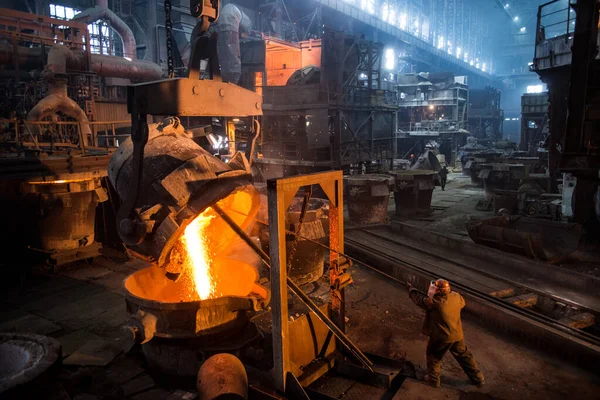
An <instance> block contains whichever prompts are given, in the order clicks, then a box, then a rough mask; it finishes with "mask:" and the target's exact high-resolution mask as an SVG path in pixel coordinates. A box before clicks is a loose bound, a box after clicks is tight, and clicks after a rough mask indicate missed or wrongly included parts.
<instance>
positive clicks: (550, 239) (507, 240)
mask: <svg viewBox="0 0 600 400" xmlns="http://www.w3.org/2000/svg"><path fill="white" fill-rule="evenodd" d="M581 229H582V228H581V225H578V224H570V223H561V222H552V221H545V220H540V219H535V218H526V217H521V216H512V217H496V218H491V219H487V220H477V221H471V222H469V223H468V224H467V231H468V233H469V237H470V238H471V239H472V240H473V241H474V242H475V243H477V244H481V245H484V246H490V247H494V248H497V249H500V250H504V251H508V252H511V253H516V254H522V255H524V256H527V257H530V258H533V259H540V260H547V261H554V260H557V259H561V258H563V257H566V256H568V255H569V254H572V253H574V252H575V251H576V250H577V248H578V247H579V240H580V238H581V232H582V231H581Z"/></svg>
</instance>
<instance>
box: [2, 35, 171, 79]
mask: <svg viewBox="0 0 600 400" xmlns="http://www.w3.org/2000/svg"><path fill="white" fill-rule="evenodd" d="M13 57H18V60H17V61H18V63H19V66H21V67H28V66H29V67H33V68H35V67H36V66H41V65H43V59H44V58H45V57H46V55H45V54H44V52H43V49H42V48H41V47H38V48H25V47H20V48H19V51H18V53H17V54H16V55H15V54H13V52H12V47H11V46H7V45H4V46H0V64H6V65H8V64H13V62H14V59H13ZM47 60H48V61H47V70H48V71H50V72H53V73H55V74H66V73H67V72H68V71H69V70H75V71H84V70H85V69H86V68H87V67H86V62H85V52H84V51H82V50H70V49H69V48H67V47H65V46H63V45H60V44H56V45H54V46H52V48H51V49H50V51H49V52H48V58H47ZM91 62H92V65H91V70H92V71H93V72H94V73H96V74H98V76H103V77H112V78H125V79H131V80H132V81H136V82H143V81H152V80H158V79H161V78H162V76H163V71H162V69H161V68H160V66H159V65H157V64H155V63H153V62H150V61H146V60H131V61H130V60H128V59H126V58H122V57H116V56H105V55H101V54H92V60H91Z"/></svg>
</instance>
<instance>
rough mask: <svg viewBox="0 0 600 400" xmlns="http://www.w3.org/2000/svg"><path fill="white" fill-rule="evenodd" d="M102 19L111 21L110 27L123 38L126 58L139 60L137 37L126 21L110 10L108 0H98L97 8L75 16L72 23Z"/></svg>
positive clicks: (89, 22)
mask: <svg viewBox="0 0 600 400" xmlns="http://www.w3.org/2000/svg"><path fill="white" fill-rule="evenodd" d="M100 19H102V20H107V21H109V22H110V27H111V28H113V29H114V30H115V32H117V33H118V34H119V36H121V40H122V41H123V53H124V56H125V57H129V58H131V59H135V58H137V53H136V47H137V44H136V41H135V36H134V35H133V31H132V30H131V28H130V27H129V25H127V24H126V23H125V21H123V20H122V19H121V18H119V16H118V15H117V14H115V13H114V12H112V11H111V10H110V9H109V8H108V1H107V0H96V6H95V7H92V8H88V9H87V10H85V11H82V12H80V13H79V14H77V15H75V17H74V18H73V19H72V21H75V22H84V23H86V24H91V23H93V22H96V21H98V20H100Z"/></svg>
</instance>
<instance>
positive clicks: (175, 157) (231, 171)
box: [108, 120, 259, 267]
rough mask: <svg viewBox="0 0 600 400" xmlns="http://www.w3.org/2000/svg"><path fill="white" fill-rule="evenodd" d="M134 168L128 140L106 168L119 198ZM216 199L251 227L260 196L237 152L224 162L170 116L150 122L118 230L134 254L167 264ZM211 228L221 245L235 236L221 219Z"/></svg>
mask: <svg viewBox="0 0 600 400" xmlns="http://www.w3.org/2000/svg"><path fill="white" fill-rule="evenodd" d="M133 170H134V166H133V143H132V142H131V140H130V139H127V140H126V141H125V142H123V143H122V144H121V146H120V147H119V148H118V149H117V151H115V153H114V154H113V156H112V158H111V160H110V164H109V168H108V177H109V179H110V182H111V183H112V185H113V186H114V187H115V189H116V191H117V193H118V194H119V196H120V197H121V198H126V197H127V195H128V189H129V186H130V184H131V182H132V180H133V179H134V176H133ZM217 202H218V204H219V206H220V207H222V208H223V209H224V211H225V212H227V213H228V214H229V216H230V217H231V218H232V219H233V220H234V221H235V222H236V223H237V224H238V225H239V226H240V227H241V228H242V229H244V230H247V231H249V230H250V229H251V227H252V226H251V225H252V224H253V222H254V217H255V215H256V212H257V211H258V206H259V199H258V193H257V191H256V189H255V188H254V186H253V185H252V174H251V172H250V168H249V166H248V162H247V161H246V160H245V158H244V157H243V156H242V155H241V153H236V155H235V156H234V157H233V158H232V159H231V160H230V161H229V163H225V162H223V161H221V160H220V159H218V158H216V157H214V156H213V155H212V154H210V153H208V152H207V151H206V150H204V149H203V148H202V147H200V146H199V145H198V144H196V143H195V142H194V141H193V140H192V139H190V138H188V137H187V136H186V134H185V131H184V128H183V127H182V126H181V124H179V123H174V122H173V121H172V120H165V122H163V123H161V124H152V125H149V139H148V143H147V145H146V147H145V149H144V159H143V174H142V182H141V186H140V193H139V194H138V197H137V202H136V204H135V206H134V210H135V220H129V219H128V220H122V221H121V222H120V224H119V227H118V229H119V234H120V235H121V238H123V240H124V241H125V243H126V244H127V245H128V248H129V249H130V251H132V252H133V253H134V254H135V255H136V256H137V257H138V258H142V259H144V260H146V261H148V262H151V263H153V264H155V265H158V266H161V267H162V266H165V265H166V264H168V263H169V259H170V255H171V250H172V249H173V248H174V247H175V245H176V244H177V243H178V241H179V238H180V236H181V235H182V234H183V233H184V231H185V228H186V227H187V226H188V225H189V224H190V223H191V222H192V221H193V220H194V219H195V218H196V217H197V216H198V215H199V214H200V213H201V212H203V211H204V210H205V209H207V208H208V207H210V206H211V205H213V204H215V203H217ZM124 222H128V223H127V224H125V223H124ZM212 225H215V226H214V227H213V226H212ZM211 231H213V232H221V234H220V235H219V237H218V238H216V239H218V241H219V242H220V243H221V244H223V245H224V246H226V245H227V244H228V243H226V242H227V241H228V240H229V241H232V240H234V238H235V237H237V236H236V234H235V233H234V232H233V231H232V230H231V229H230V228H228V227H227V225H226V224H225V223H224V222H223V221H222V220H221V219H220V218H214V219H213V222H211Z"/></svg>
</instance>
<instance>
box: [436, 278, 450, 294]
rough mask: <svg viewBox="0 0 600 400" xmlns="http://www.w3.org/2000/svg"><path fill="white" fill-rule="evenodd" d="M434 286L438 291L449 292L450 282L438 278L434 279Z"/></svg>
mask: <svg viewBox="0 0 600 400" xmlns="http://www.w3.org/2000/svg"><path fill="white" fill-rule="evenodd" d="M435 286H436V287H437V289H438V292H440V293H450V282H448V281H447V280H445V279H438V280H437V281H435Z"/></svg>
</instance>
